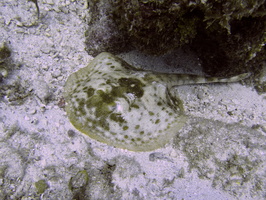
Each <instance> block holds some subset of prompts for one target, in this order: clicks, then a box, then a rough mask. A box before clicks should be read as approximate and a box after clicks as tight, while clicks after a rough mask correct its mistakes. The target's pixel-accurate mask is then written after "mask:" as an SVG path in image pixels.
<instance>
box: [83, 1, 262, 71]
mask: <svg viewBox="0 0 266 200" xmlns="http://www.w3.org/2000/svg"><path fill="white" fill-rule="evenodd" d="M88 3H89V8H90V11H91V16H92V17H91V21H90V25H91V26H90V28H89V29H88V31H87V33H86V37H87V40H86V45H87V50H88V52H89V53H90V54H92V55H96V54H98V53H100V52H102V51H109V52H111V53H117V52H123V51H125V50H126V49H128V48H136V49H138V50H141V51H143V52H145V53H149V54H155V55H162V54H165V53H167V52H169V51H172V50H173V49H175V48H177V47H182V46H183V45H184V44H189V45H190V46H191V48H192V49H194V50H195V51H196V52H197V53H198V56H199V58H200V59H201V61H202V63H203V68H204V70H205V72H207V73H209V74H210V75H216V76H217V75H219V76H225V75H233V74H237V73H241V72H243V71H247V70H252V71H254V70H255V71H260V70H261V68H260V67H257V66H259V65H260V63H261V62H260V60H264V61H265V54H266V53H265V48H264V47H263V46H264V45H265V43H266V2H265V1H264V0H255V1H250V0H233V1H232V0H225V1H221V0H219V1H217V0H210V1H199V0H196V1H192V0H189V1H186V0H179V1H173V0H160V1H157V0H116V1H114V0H109V1H108V0H96V1H92V0H89V1H88ZM254 60H257V62H256V64H253V61H254Z"/></svg>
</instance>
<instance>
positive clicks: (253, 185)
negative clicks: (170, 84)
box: [0, 0, 266, 200]
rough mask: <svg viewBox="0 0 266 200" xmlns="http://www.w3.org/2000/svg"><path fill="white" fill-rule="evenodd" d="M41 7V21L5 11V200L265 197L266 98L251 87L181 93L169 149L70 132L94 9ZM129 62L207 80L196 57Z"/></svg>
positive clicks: (0, 26)
mask: <svg viewBox="0 0 266 200" xmlns="http://www.w3.org/2000/svg"><path fill="white" fill-rule="evenodd" d="M38 3H39V7H40V20H39V21H37V22H36V20H37V13H36V8H35V5H34V3H32V2H28V1H27V0H21V1H14V0H1V2H0V44H2V43H4V42H5V43H6V44H7V45H8V46H9V47H10V49H11V50H12V57H11V59H12V63H13V64H14V65H13V67H11V68H12V69H13V70H10V71H9V74H8V76H7V77H6V78H4V80H3V81H2V83H0V84H1V88H0V89H1V90H2V91H1V94H2V95H3V96H2V97H1V101H0V143H1V144H0V199H23V200H30V199H66V200H68V199H129V200H130V199H140V200H141V199H147V200H148V199H164V200H167V199H177V200H181V199H185V200H190V199H196V200H208V199H212V200H218V199H220V200H225V199H265V198H266V189H265V188H266V167H265V164H266V155H265V153H266V143H265V142H266V102H265V95H264V96H263V95H258V94H257V93H256V91H255V90H254V88H252V87H251V86H246V85H245V84H243V83H242V84H241V83H230V84H207V85H190V86H180V87H178V88H176V94H177V95H178V96H179V98H181V99H182V101H183V102H184V107H185V112H186V115H187V116H188V121H187V123H186V125H185V126H184V127H183V129H182V130H180V131H179V132H177V133H176V136H175V138H174V139H173V140H172V141H171V142H170V143H169V144H167V145H166V146H165V147H164V148H161V149H157V150H155V151H151V152H131V151H127V150H123V149H118V148H114V147H111V146H108V145H106V144H102V143H99V142H97V141H94V140H92V139H90V138H89V137H88V136H86V135H83V134H82V133H80V132H79V131H77V130H76V129H75V128H74V127H73V126H72V125H71V124H70V122H69V120H68V118H67V116H66V112H65V110H64V107H63V103H62V98H63V96H62V92H63V88H64V84H65V81H66V79H67V77H68V76H69V75H70V74H71V73H73V72H75V71H77V70H78V69H80V68H82V67H85V66H86V65H87V64H88V63H89V61H90V60H91V59H92V57H91V56H89V55H88V54H87V53H86V51H85V50H84V48H85V46H84V40H85V37H84V32H85V30H86V29H87V28H89V27H88V25H87V24H88V20H89V17H90V16H89V13H88V8H87V4H86V3H85V0H79V1H75V0H39V1H38ZM33 24H35V25H34V26H31V25H33ZM122 56H123V57H124V58H125V59H126V60H128V62H130V63H132V64H134V65H137V66H141V67H144V68H149V69H156V70H162V69H163V70H170V72H171V71H173V70H174V71H176V72H181V73H182V72H186V73H198V74H201V73H202V72H201V68H200V65H199V62H198V60H197V58H196V56H195V55H194V54H193V53H191V52H189V51H184V50H177V51H176V52H175V53H174V54H173V55H169V56H164V57H162V58H158V59H157V58H156V59H155V58H153V57H149V56H144V55H141V54H140V53H139V52H136V51H133V52H129V53H126V54H123V55H122ZM84 170H85V171H84Z"/></svg>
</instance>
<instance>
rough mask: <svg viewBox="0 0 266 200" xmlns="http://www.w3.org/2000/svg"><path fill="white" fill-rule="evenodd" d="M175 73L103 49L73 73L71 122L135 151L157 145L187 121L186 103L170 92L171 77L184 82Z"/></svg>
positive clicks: (69, 106) (68, 91)
mask: <svg viewBox="0 0 266 200" xmlns="http://www.w3.org/2000/svg"><path fill="white" fill-rule="evenodd" d="M172 79H174V78H173V76H172V75H169V74H160V73H154V72H150V71H143V70H138V69H136V68H134V67H132V66H130V65H129V64H127V63H126V62H124V61H123V60H121V59H119V58H117V57H115V56H114V55H112V54H109V53H101V54H99V55H98V56H97V57H96V58H95V59H94V60H93V61H92V62H91V63H90V64H89V65H88V66H87V67H85V68H82V69H80V70H79V71H77V72H75V73H73V74H72V75H70V76H69V78H68V80H67V82H66V85H65V92H64V96H65V99H66V103H67V104H66V111H67V114H68V117H69V119H70V121H71V123H72V124H73V125H74V126H75V127H76V128H77V129H78V130H79V131H81V132H83V133H85V134H86V135H88V136H90V137H91V138H93V139H96V140H98V141H100V142H104V143H106V144H108V145H112V146H115V147H119V148H124V149H128V150H132V151H150V150H154V149H157V148H160V147H162V146H164V145H165V144H166V143H167V142H169V140H170V139H171V138H172V137H173V135H174V134H176V133H177V132H178V130H179V129H180V128H181V127H182V126H183V125H184V123H185V121H186V117H185V116H184V115H183V112H182V104H181V103H180V101H179V100H178V99H175V98H173V97H172V96H171V95H170V94H169V87H168V86H169V83H170V82H171V84H170V85H174V84H173V83H172V82H175V81H177V83H178V79H176V80H172ZM169 81H170V82H169Z"/></svg>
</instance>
